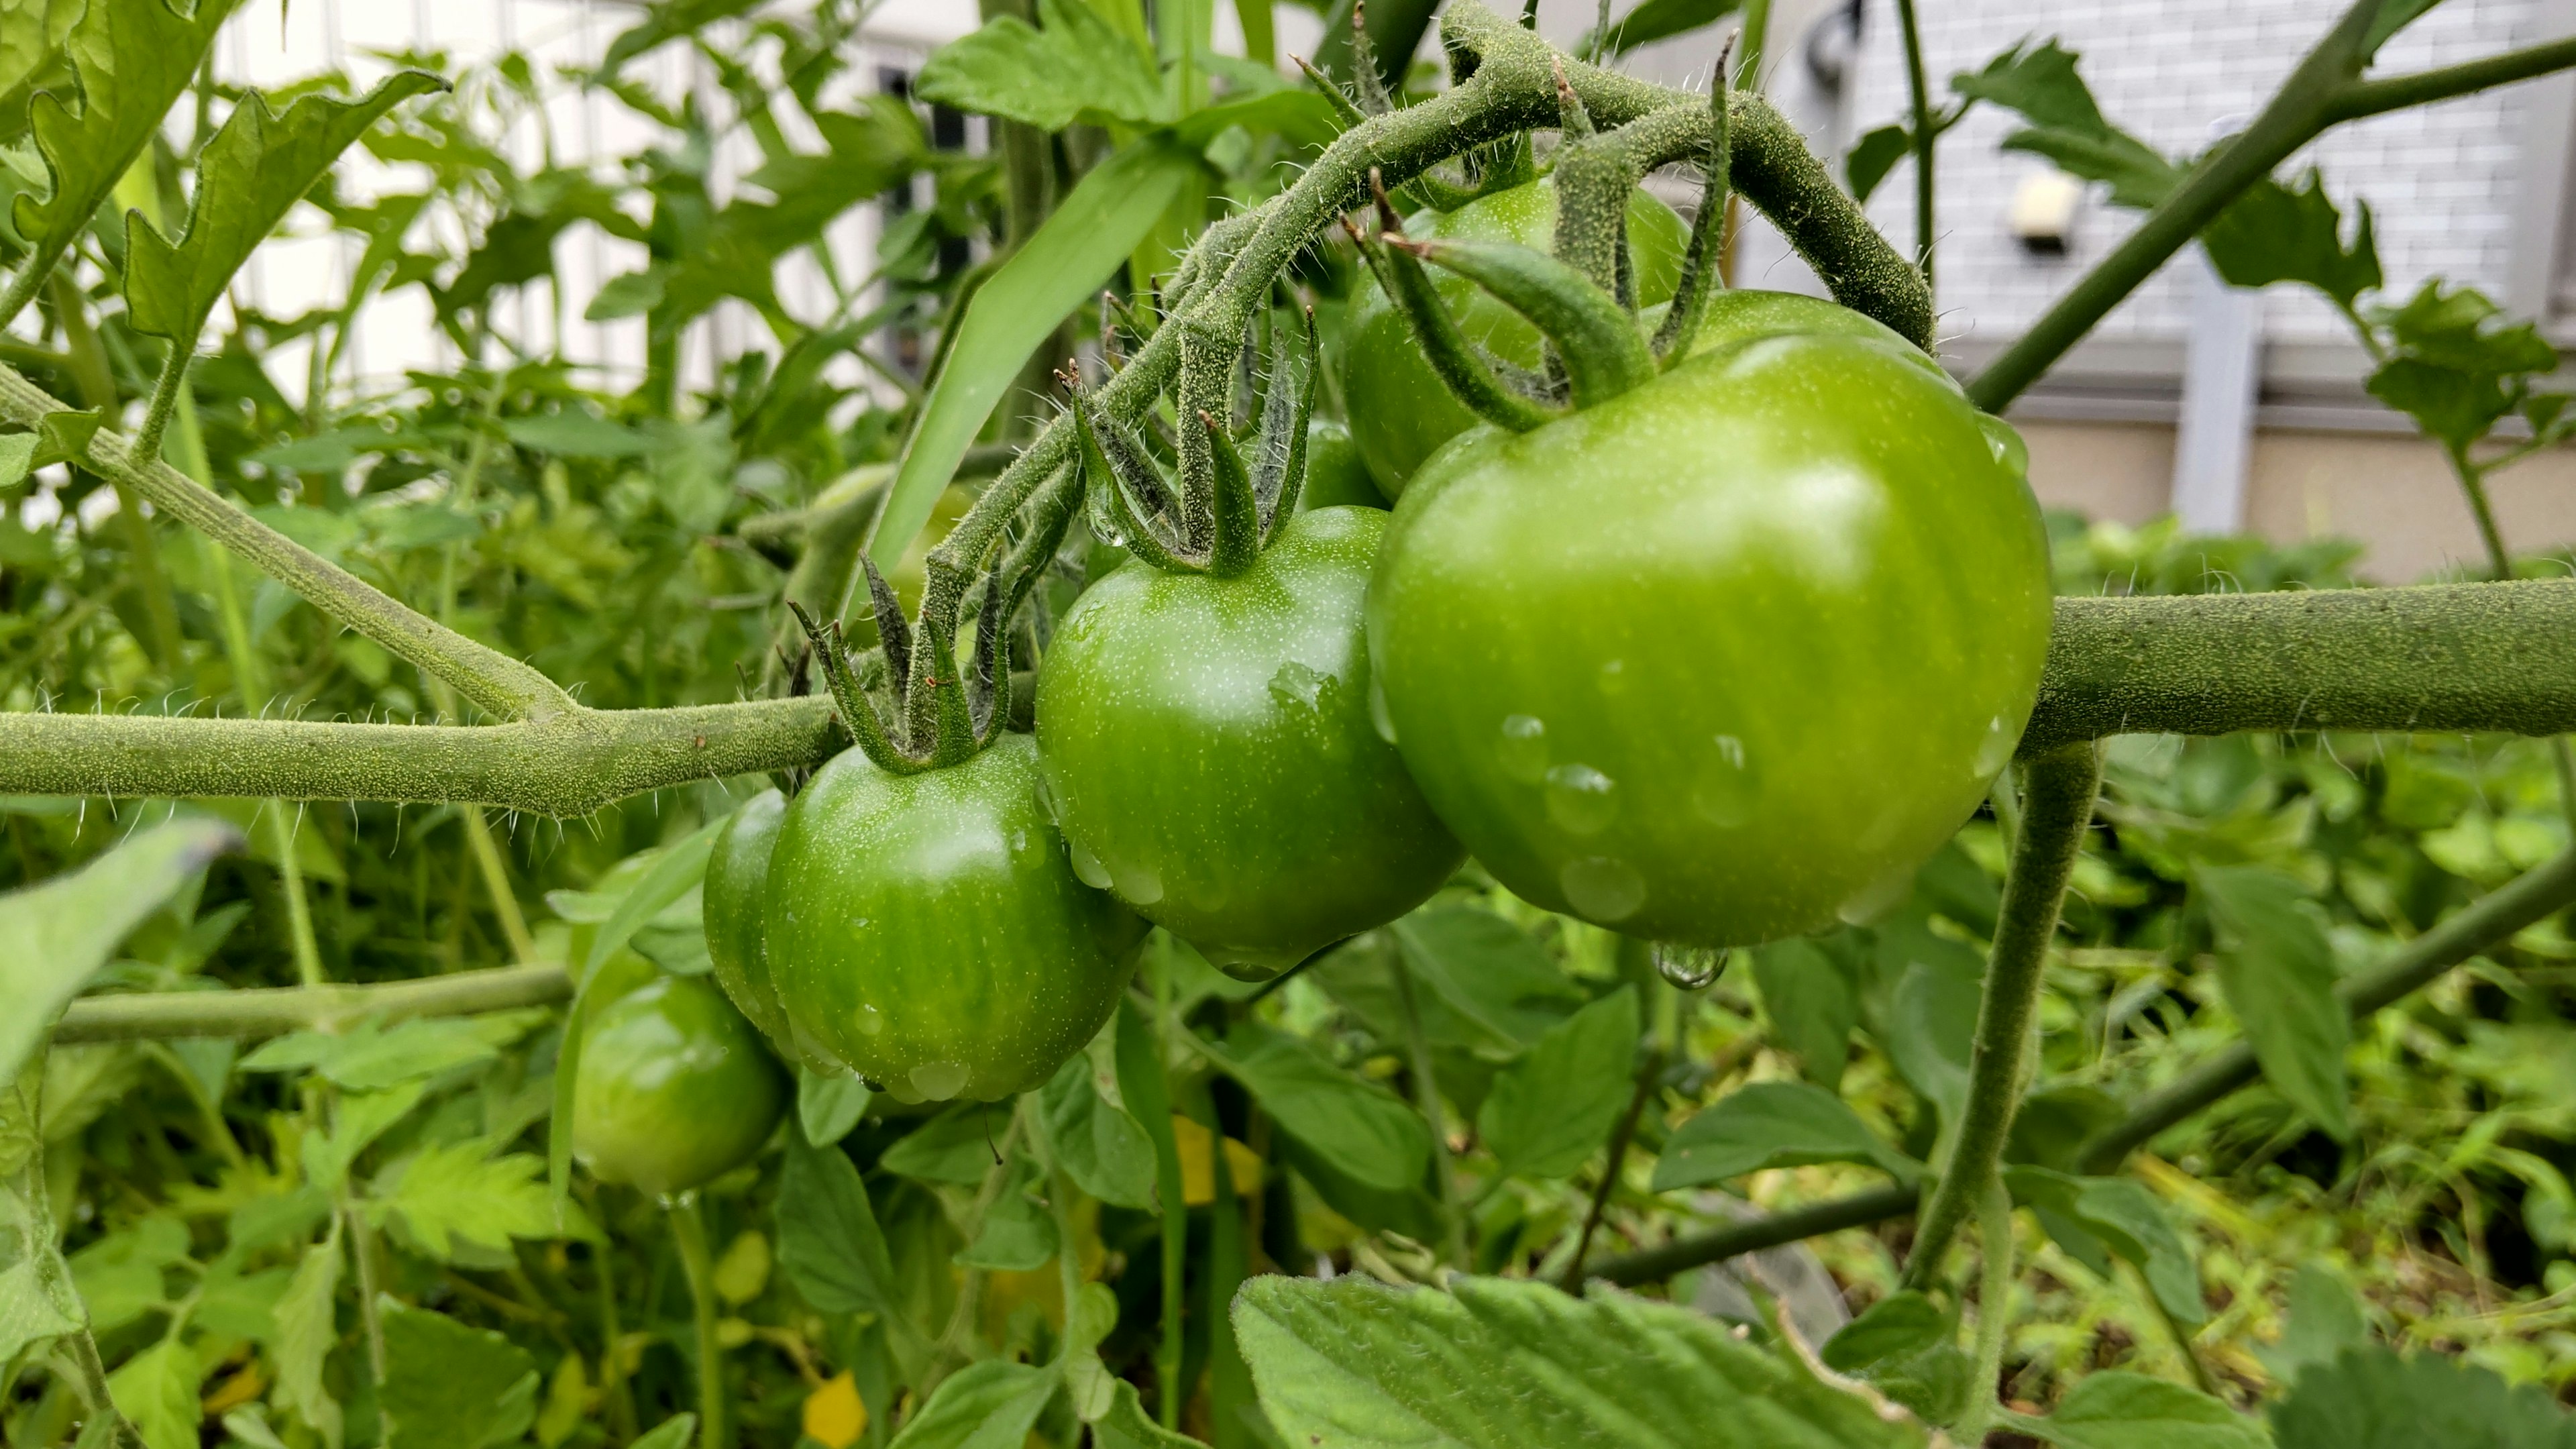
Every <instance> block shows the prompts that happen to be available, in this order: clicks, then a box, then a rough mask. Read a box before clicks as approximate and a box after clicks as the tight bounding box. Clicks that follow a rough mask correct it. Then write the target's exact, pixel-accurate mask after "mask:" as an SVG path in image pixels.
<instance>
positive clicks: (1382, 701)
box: [1369, 676, 1395, 745]
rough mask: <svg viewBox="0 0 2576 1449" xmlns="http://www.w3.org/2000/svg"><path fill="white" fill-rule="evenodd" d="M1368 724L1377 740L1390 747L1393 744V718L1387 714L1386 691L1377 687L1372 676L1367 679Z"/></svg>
mask: <svg viewBox="0 0 2576 1449" xmlns="http://www.w3.org/2000/svg"><path fill="white" fill-rule="evenodd" d="M1369 724H1370V726H1371V727H1372V728H1374V729H1376V731H1377V737H1378V738H1379V739H1382V740H1384V741H1386V742H1387V743H1388V744H1390V745H1391V744H1394V743H1395V716H1394V715H1392V714H1389V713H1388V712H1387V708H1386V691H1385V690H1383V689H1381V688H1379V687H1378V682H1377V680H1376V678H1375V677H1374V676H1372V677H1371V678H1370V679H1369Z"/></svg>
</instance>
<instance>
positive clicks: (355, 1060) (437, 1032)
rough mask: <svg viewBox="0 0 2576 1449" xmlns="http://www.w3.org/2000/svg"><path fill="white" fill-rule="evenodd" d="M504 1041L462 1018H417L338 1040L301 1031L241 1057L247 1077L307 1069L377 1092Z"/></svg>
mask: <svg viewBox="0 0 2576 1449" xmlns="http://www.w3.org/2000/svg"><path fill="white" fill-rule="evenodd" d="M506 1041H507V1038H505V1037H501V1038H496V1033H495V1032H494V1031H493V1030H492V1025H491V1024H488V1023H486V1022H483V1021H477V1020H473V1019H469V1018H462V1017H421V1018H416V1019H414V1020H411V1021H405V1022H398V1023H396V1024H395V1025H393V1026H391V1027H383V1026H379V1025H377V1024H376V1023H375V1022H373V1021H363V1022H360V1023H359V1024H358V1025H357V1026H355V1027H352V1028H350V1030H349V1031H348V1032H347V1033H345V1034H343V1035H339V1036H333V1035H330V1034H329V1033H326V1032H318V1031H299V1032H295V1033H293V1034H291V1035H287V1036H282V1037H278V1038H276V1039H274V1040H272V1041H269V1042H266V1043H264V1044H263V1045H261V1046H260V1048H259V1049H258V1050H257V1051H254V1052H252V1053H251V1054H250V1055H248V1056H246V1057H243V1058H242V1059H241V1061H240V1063H239V1066H240V1068H241V1070H243V1071H245V1072H287V1071H300V1070H306V1069H310V1070H312V1071H316V1072H319V1073H321V1074H322V1075H323V1076H324V1077H326V1078H328V1079H329V1080H330V1081H331V1082H332V1083H334V1084H335V1085H337V1086H339V1087H341V1088H343V1089H344V1090H347V1091H351V1092H377V1091H383V1090H385V1089H387V1088H390V1087H396V1086H400V1085H402V1084H403V1083H405V1082H417V1081H422V1080H425V1079H427V1078H430V1077H435V1076H438V1075H440V1074H441V1073H444V1072H451V1071H455V1070H457V1069H458V1068H460V1067H470V1066H473V1065H474V1064H476V1063H478V1062H485V1061H489V1060H491V1059H492V1058H493V1057H495V1056H498V1055H499V1054H500V1050H501V1047H502V1046H503V1045H504V1044H505V1042H506Z"/></svg>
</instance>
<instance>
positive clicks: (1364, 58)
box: [1351, 0, 1395, 116]
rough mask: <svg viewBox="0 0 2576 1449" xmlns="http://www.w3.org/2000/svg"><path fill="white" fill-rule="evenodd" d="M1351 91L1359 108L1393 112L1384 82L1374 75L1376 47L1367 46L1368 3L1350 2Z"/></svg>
mask: <svg viewBox="0 0 2576 1449" xmlns="http://www.w3.org/2000/svg"><path fill="white" fill-rule="evenodd" d="M1351 89H1353V90H1355V91H1358V92H1359V97H1360V109H1361V110H1362V111H1364V112H1366V113H1367V114H1369V115H1372V116H1383V115H1385V114H1387V113H1388V112H1390V111H1393V110H1394V109H1395V97H1393V96H1391V95H1389V94H1387V90H1386V80H1385V78H1384V77H1382V76H1380V75H1379V74H1378V72H1377V47H1376V46H1374V45H1372V44H1370V43H1369V33H1368V0H1351Z"/></svg>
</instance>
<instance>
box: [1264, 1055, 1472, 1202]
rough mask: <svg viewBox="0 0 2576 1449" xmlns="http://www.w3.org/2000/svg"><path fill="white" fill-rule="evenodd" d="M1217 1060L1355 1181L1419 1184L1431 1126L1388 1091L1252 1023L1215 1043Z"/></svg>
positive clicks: (1398, 1187)
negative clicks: (1425, 1123) (1426, 1125)
mask: <svg viewBox="0 0 2576 1449" xmlns="http://www.w3.org/2000/svg"><path fill="white" fill-rule="evenodd" d="M1217 1060H1218V1065H1219V1066H1221V1067H1222V1068H1223V1069H1224V1071H1225V1072H1226V1074H1227V1075H1228V1076H1231V1077H1233V1078H1234V1079H1235V1080H1236V1081H1237V1082H1239V1083H1241V1084H1242V1085H1243V1089H1244V1090H1245V1091H1247V1092H1250V1093H1251V1094H1252V1096H1253V1100H1255V1101H1257V1102H1259V1103H1260V1104H1261V1107H1262V1110H1263V1111H1265V1112H1268V1113H1269V1114H1270V1116H1271V1120H1273V1121H1275V1122H1277V1123H1278V1124H1279V1127H1280V1130H1282V1131H1284V1132H1286V1133H1288V1135H1290V1136H1292V1137H1295V1138H1297V1139H1298V1140H1299V1141H1301V1142H1303V1143H1305V1144H1306V1145H1307V1146H1308V1147H1310V1148H1312V1149H1313V1150H1314V1151H1315V1152H1317V1153H1318V1154H1320V1155H1323V1156H1325V1157H1329V1158H1331V1159H1332V1161H1333V1162H1334V1164H1335V1165H1336V1166H1338V1167H1339V1168H1340V1169H1341V1170H1342V1172H1343V1173H1344V1174H1346V1175H1348V1176H1349V1177H1351V1178H1352V1179H1354V1180H1355V1181H1357V1182H1359V1183H1361V1184H1363V1185H1365V1186H1368V1187H1372V1188H1376V1189H1379V1190H1380V1191H1386V1192H1400V1191H1403V1190H1405V1189H1407V1188H1410V1187H1413V1186H1415V1185H1416V1184H1418V1183H1420V1182H1421V1180H1422V1174H1423V1170H1424V1168H1425V1167H1427V1166H1428V1165H1429V1163H1430V1161H1431V1133H1430V1129H1429V1128H1427V1127H1425V1126H1424V1125H1423V1122H1422V1117H1421V1115H1420V1114H1419V1113H1417V1112H1415V1111H1414V1110H1413V1109H1412V1108H1411V1107H1409V1106H1407V1105H1406V1104H1405V1103H1404V1102H1403V1101H1401V1100H1400V1099H1398V1098H1397V1097H1396V1095H1395V1094H1394V1093H1392V1092H1389V1091H1387V1090H1386V1089H1385V1088H1383V1087H1380V1086H1378V1085H1376V1084H1374V1083H1371V1082H1363V1081H1361V1080H1360V1079H1359V1078H1357V1077H1354V1076H1352V1075H1351V1074H1350V1073H1348V1072H1346V1071H1343V1070H1342V1069H1341V1068H1339V1067H1337V1066H1334V1065H1333V1064H1332V1063H1331V1062H1329V1061H1326V1060H1325V1059H1324V1058H1323V1056H1322V1055H1321V1054H1319V1053H1318V1052H1317V1051H1316V1050H1315V1048H1314V1047H1313V1046H1311V1045H1309V1044H1308V1043H1307V1042H1305V1041H1304V1040H1302V1039H1300V1038H1298V1037H1293V1036H1290V1035H1288V1034H1287V1033H1286V1032H1283V1031H1279V1030H1277V1029H1276V1028H1273V1027H1270V1026H1266V1025H1264V1024H1262V1023H1260V1022H1258V1021H1252V1020H1245V1021H1241V1022H1237V1023H1236V1024H1235V1028H1234V1030H1233V1032H1232V1033H1230V1034H1229V1035H1228V1036H1227V1037H1226V1039H1225V1041H1224V1042H1223V1043H1222V1044H1220V1045H1219V1046H1218V1048H1217Z"/></svg>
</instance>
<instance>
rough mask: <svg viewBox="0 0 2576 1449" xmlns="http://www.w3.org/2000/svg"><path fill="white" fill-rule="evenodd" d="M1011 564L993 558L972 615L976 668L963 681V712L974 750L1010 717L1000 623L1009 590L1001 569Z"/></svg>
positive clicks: (1007, 672) (987, 741) (990, 739)
mask: <svg viewBox="0 0 2576 1449" xmlns="http://www.w3.org/2000/svg"><path fill="white" fill-rule="evenodd" d="M1009 562H1010V561H1009V560H1008V559H1007V558H1002V557H998V556H997V557H995V558H994V560H993V571H992V572H991V573H989V574H987V575H985V576H984V606H983V607H982V608H981V609H979V610H977V611H976V614H975V667H974V673H973V674H972V675H970V676H969V677H968V678H967V680H966V713H967V717H968V718H969V719H970V720H972V721H973V723H974V726H975V748H976V749H979V750H980V749H982V748H984V747H985V746H986V745H989V744H991V743H992V742H993V737H994V736H995V735H996V734H998V733H1000V732H1001V727H1002V724H1003V722H1004V721H1006V720H1008V719H1009V718H1010V716H1011V670H1010V666H1009V664H1008V663H1007V662H1002V660H1001V654H1000V651H1001V647H1002V632H1003V630H1002V621H1003V620H1004V619H1006V618H1008V617H1009V615H1008V613H1007V612H1006V611H1005V610H1006V606H1007V604H1008V602H1009V599H1010V593H1011V591H1010V587H1009V586H1008V585H1007V584H1005V583H1004V582H1003V581H1002V570H1003V568H1004V567H1006V566H1007V565H1008V563H1009Z"/></svg>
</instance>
